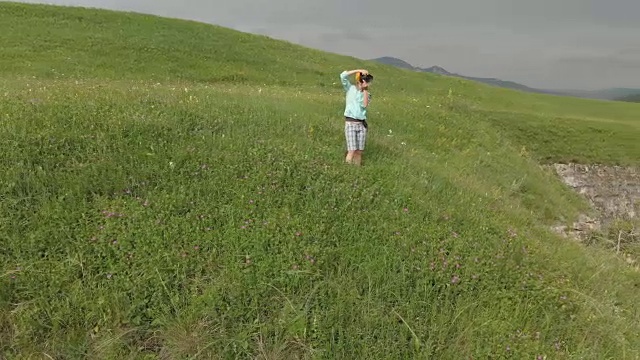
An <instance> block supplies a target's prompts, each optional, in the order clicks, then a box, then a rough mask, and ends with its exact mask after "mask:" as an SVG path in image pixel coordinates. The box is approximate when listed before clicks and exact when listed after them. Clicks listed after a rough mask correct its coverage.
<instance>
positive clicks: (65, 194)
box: [0, 2, 640, 360]
mask: <svg viewBox="0 0 640 360" xmlns="http://www.w3.org/2000/svg"><path fill="white" fill-rule="evenodd" d="M0 43H2V44H3V45H2V48H1V49H0V54H1V55H2V56H0V144H1V146H2V151H0V163H1V164H2V171H0V236H1V238H0V241H1V244H2V250H1V251H0V357H1V358H6V359H45V358H47V359H48V358H53V359H80V358H96V359H97V358H99V359H112V358H113V359H116V358H117V359H218V358H219V359H227V358H229V359H231V358H259V359H294V358H299V359H360V358H375V359H408V358H420V359H433V358H437V359H470V358H473V359H616V360H618V359H638V358H640V303H638V301H637V298H638V296H639V295H640V289H639V286H640V273H639V272H638V270H637V269H635V268H633V267H630V266H629V265H628V264H626V263H625V261H624V259H623V258H622V256H618V255H616V254H615V253H613V252H611V251H608V250H606V249H602V248H598V247H589V246H585V245H583V244H580V243H577V242H575V241H569V240H565V239H562V238H560V237H558V236H557V235H555V234H553V233H552V232H551V231H550V230H549V227H550V226H551V225H553V224H557V223H570V222H571V221H573V220H575V219H576V218H577V216H578V215H579V214H580V213H583V212H588V211H589V209H588V207H587V204H586V203H585V201H584V200H583V199H581V198H580V197H579V196H578V195H577V194H575V193H573V192H572V191H571V190H570V189H568V188H567V187H565V186H564V185H563V184H562V183H561V182H560V181H559V180H558V179H557V177H556V176H555V175H554V174H553V173H551V172H550V171H549V170H547V169H546V168H545V167H543V166H542V165H544V164H550V163H553V162H567V161H578V162H582V163H602V164H621V165H628V166H638V165H639V164H640V143H639V142H638V141H637V139H638V138H640V120H639V119H638V114H640V105H639V104H633V103H614V102H604V101H590V100H583V99H571V98H556V97H551V96H546V95H534V94H524V93H519V92H515V91H510V90H504V89H498V88H491V87H488V86H484V85H481V84H477V83H472V82H468V81H463V80H459V79H451V78H446V77H440V76H436V75H431V74H416V73H412V72H408V71H405V70H401V69H397V68H393V67H389V66H383V65H381V64H376V63H373V62H365V61H361V60H358V59H354V58H351V57H346V56H340V55H336V54H330V53H325V52H321V51H318V50H313V49H308V48H304V47H301V46H297V45H294V44H291V43H287V42H284V41H278V40H274V39H269V38H267V37H264V36H257V35H251V34H246V33H240V32H236V31H233V30H230V29H225V28H221V27H217V26H213V25H207V24H200V23H195V22H189V21H182V20H175V19H165V18H159V17H154V16H149V15H141V14H131V13H120V12H112V11H104V10H94V9H81V8H64V7H55V6H45V5H25V4H17V3H11V2H0ZM357 68H366V69H368V70H369V71H370V72H371V73H373V74H374V76H375V83H374V85H373V86H372V93H373V97H372V103H371V109H370V120H369V124H370V135H369V139H368V142H367V148H366V150H365V155H364V166H363V167H353V166H347V165H345V164H344V163H343V160H344V158H343V156H344V133H343V128H344V123H343V117H342V112H343V106H344V95H343V92H342V88H341V86H340V84H339V77H338V76H339V74H340V72H341V71H342V70H348V69H357Z"/></svg>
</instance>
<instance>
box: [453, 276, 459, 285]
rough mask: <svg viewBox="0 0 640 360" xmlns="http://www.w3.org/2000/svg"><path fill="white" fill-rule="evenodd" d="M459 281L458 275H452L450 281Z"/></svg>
mask: <svg viewBox="0 0 640 360" xmlns="http://www.w3.org/2000/svg"><path fill="white" fill-rule="evenodd" d="M459 282H460V277H458V275H453V277H452V278H451V283H452V284H457V283H459Z"/></svg>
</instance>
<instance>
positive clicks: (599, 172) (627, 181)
mask: <svg viewBox="0 0 640 360" xmlns="http://www.w3.org/2000/svg"><path fill="white" fill-rule="evenodd" d="M553 168H554V170H555V171H556V173H557V174H558V176H560V178H561V179H562V180H563V182H564V183H565V184H567V185H568V186H570V187H571V188H573V189H574V190H575V191H576V192H577V193H578V194H580V195H582V196H584V197H585V198H586V199H587V200H588V201H589V203H590V204H591V206H592V207H593V208H594V210H596V212H597V213H598V218H597V219H593V218H590V217H588V216H586V215H581V216H580V218H579V219H578V221H576V222H575V223H574V224H573V226H571V227H569V228H567V227H566V226H556V227H554V228H553V229H552V230H553V231H555V232H558V233H560V234H563V235H565V236H570V237H573V238H577V239H584V238H585V236H588V235H589V234H590V233H592V232H593V231H598V230H600V229H602V228H603V227H605V226H607V225H609V224H610V223H611V222H612V221H614V220H617V219H625V220H631V219H637V218H638V216H639V215H638V214H639V213H640V171H638V169H637V168H633V167H620V166H605V165H581V164H554V165H553Z"/></svg>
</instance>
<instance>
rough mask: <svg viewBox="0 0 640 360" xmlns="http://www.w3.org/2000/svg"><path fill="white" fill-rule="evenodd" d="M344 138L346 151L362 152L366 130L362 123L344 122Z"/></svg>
mask: <svg viewBox="0 0 640 360" xmlns="http://www.w3.org/2000/svg"><path fill="white" fill-rule="evenodd" d="M344 136H345V138H346V139H347V151H354V150H364V143H365V140H366V139H367V129H366V128H365V127H364V124H363V123H362V122H353V121H345V124H344Z"/></svg>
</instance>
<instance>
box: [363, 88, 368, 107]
mask: <svg viewBox="0 0 640 360" xmlns="http://www.w3.org/2000/svg"><path fill="white" fill-rule="evenodd" d="M362 95H364V100H363V101H364V104H363V106H364V107H367V106H369V91H367V90H364V91H363V92H362Z"/></svg>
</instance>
